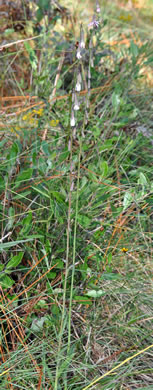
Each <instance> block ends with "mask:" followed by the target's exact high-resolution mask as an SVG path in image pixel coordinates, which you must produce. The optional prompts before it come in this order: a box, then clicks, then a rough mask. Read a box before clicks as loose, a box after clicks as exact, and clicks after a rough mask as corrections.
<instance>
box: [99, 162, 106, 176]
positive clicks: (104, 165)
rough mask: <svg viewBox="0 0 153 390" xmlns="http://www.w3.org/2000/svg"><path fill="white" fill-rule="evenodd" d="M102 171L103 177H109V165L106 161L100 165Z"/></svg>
mask: <svg viewBox="0 0 153 390" xmlns="http://www.w3.org/2000/svg"><path fill="white" fill-rule="evenodd" d="M100 169H101V170H102V176H103V177H104V176H107V173H108V164H107V162H106V161H102V163H101V164H100Z"/></svg>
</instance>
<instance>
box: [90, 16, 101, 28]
mask: <svg viewBox="0 0 153 390" xmlns="http://www.w3.org/2000/svg"><path fill="white" fill-rule="evenodd" d="M99 24H100V22H99V21H98V20H97V19H96V17H95V15H94V16H93V19H92V22H90V23H89V24H88V26H89V27H93V28H95V29H96V28H98V26H99Z"/></svg>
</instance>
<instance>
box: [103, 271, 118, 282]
mask: <svg viewBox="0 0 153 390" xmlns="http://www.w3.org/2000/svg"><path fill="white" fill-rule="evenodd" d="M122 278H123V277H122V275H121V274H116V273H113V272H108V273H106V272H105V273H104V274H103V275H102V276H101V278H100V279H102V280H121V279H122Z"/></svg>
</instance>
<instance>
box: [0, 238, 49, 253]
mask: <svg viewBox="0 0 153 390" xmlns="http://www.w3.org/2000/svg"><path fill="white" fill-rule="evenodd" d="M35 238H42V236H41V235H33V236H30V237H29V238H27V239H26V240H17V241H10V242H5V243H4V244H0V250H1V251H3V250H5V249H8V248H11V247H12V246H16V245H18V244H23V243H25V242H28V241H32V240H34V239H35Z"/></svg>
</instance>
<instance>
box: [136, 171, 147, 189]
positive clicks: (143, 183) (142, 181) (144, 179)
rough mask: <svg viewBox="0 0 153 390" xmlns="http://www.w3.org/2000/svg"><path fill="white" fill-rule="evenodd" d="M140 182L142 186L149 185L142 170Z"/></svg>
mask: <svg viewBox="0 0 153 390" xmlns="http://www.w3.org/2000/svg"><path fill="white" fill-rule="evenodd" d="M138 184H141V185H142V186H147V185H148V182H147V179H146V177H145V175H144V174H143V173H142V172H140V174H139V179H138Z"/></svg>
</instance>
